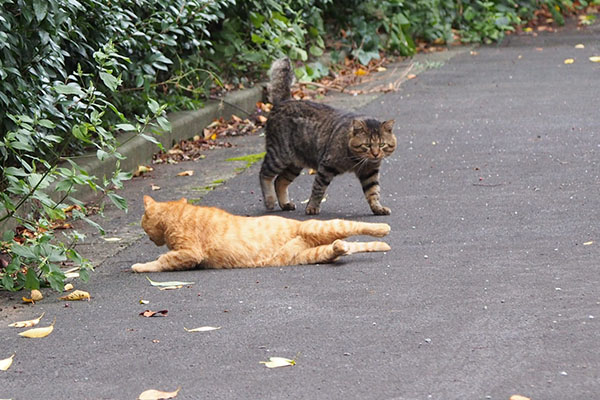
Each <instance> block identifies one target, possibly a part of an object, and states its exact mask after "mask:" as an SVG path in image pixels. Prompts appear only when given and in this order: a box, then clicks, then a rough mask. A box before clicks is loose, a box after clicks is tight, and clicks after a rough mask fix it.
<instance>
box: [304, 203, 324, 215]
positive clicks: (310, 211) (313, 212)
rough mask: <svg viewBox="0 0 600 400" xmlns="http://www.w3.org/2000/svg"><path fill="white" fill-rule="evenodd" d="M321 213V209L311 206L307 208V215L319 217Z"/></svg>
mask: <svg viewBox="0 0 600 400" xmlns="http://www.w3.org/2000/svg"><path fill="white" fill-rule="evenodd" d="M319 212H321V207H319V206H314V205H311V204H309V205H308V206H306V215H318V214H319Z"/></svg>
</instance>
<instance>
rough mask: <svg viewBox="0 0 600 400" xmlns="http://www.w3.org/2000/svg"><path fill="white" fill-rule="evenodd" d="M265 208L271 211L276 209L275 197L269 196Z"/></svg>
mask: <svg viewBox="0 0 600 400" xmlns="http://www.w3.org/2000/svg"><path fill="white" fill-rule="evenodd" d="M265 208H266V209H267V210H269V211H272V210H273V209H275V197H272V196H267V197H266V198H265Z"/></svg>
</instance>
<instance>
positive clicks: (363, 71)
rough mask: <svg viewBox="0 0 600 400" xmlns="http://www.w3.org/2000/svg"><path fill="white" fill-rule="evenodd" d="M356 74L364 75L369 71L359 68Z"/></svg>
mask: <svg viewBox="0 0 600 400" xmlns="http://www.w3.org/2000/svg"><path fill="white" fill-rule="evenodd" d="M355 74H356V76H363V75H367V74H368V72H367V71H366V70H364V69H362V68H359V69H357V70H356V72H355Z"/></svg>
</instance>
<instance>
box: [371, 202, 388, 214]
mask: <svg viewBox="0 0 600 400" xmlns="http://www.w3.org/2000/svg"><path fill="white" fill-rule="evenodd" d="M371 211H373V214H375V215H390V214H391V213H392V210H391V209H390V208H389V207H384V206H382V205H381V204H379V205H376V206H373V207H371Z"/></svg>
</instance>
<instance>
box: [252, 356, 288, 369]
mask: <svg viewBox="0 0 600 400" xmlns="http://www.w3.org/2000/svg"><path fill="white" fill-rule="evenodd" d="M260 363H261V364H265V367H267V368H278V367H289V366H291V365H296V361H295V360H290V359H289V358H283V357H270V358H269V361H261V362H260Z"/></svg>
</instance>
